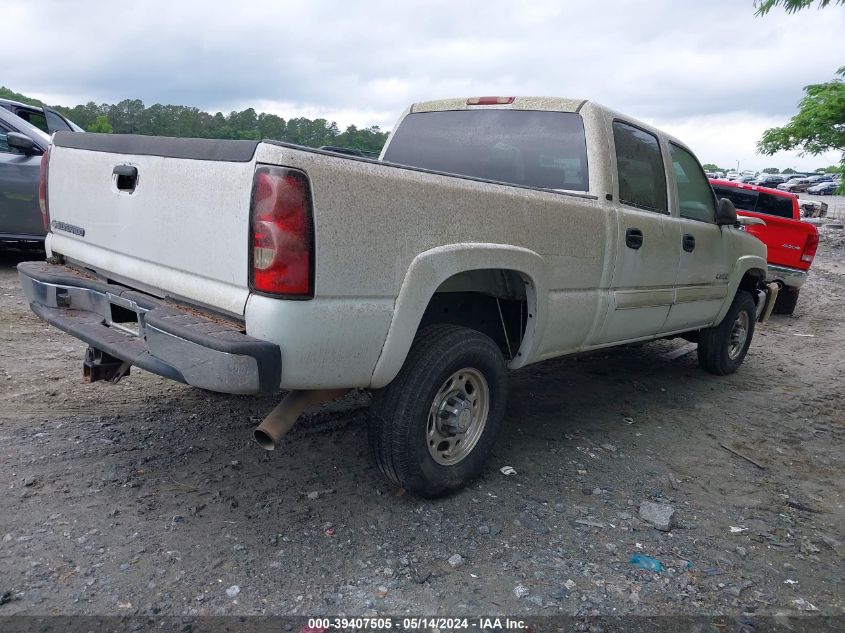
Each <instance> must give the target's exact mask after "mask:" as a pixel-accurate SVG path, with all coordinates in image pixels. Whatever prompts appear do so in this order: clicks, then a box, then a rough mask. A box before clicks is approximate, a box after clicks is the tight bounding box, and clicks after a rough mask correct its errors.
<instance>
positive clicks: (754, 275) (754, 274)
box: [739, 268, 765, 303]
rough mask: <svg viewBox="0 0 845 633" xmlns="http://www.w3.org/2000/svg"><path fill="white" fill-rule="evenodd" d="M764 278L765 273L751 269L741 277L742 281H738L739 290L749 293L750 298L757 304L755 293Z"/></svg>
mask: <svg viewBox="0 0 845 633" xmlns="http://www.w3.org/2000/svg"><path fill="white" fill-rule="evenodd" d="M764 278H765V273H763V271H762V270H758V269H756V268H752V269H751V270H749V271H747V272H746V273H745V274H744V275H743V276H742V279H740V281H739V290H745V291H746V292H750V293H751V296H752V297H753V298H754V303H757V300H758V297H757V291H758V290H759V289H760V284H761V283H762V282H763V279H764Z"/></svg>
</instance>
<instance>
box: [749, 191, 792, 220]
mask: <svg viewBox="0 0 845 633" xmlns="http://www.w3.org/2000/svg"><path fill="white" fill-rule="evenodd" d="M757 213H765V214H767V215H776V216H778V217H779V218H792V217H793V215H792V198H791V197H790V198H787V197H786V196H775V195H772V194H770V193H760V197H759V198H758V199H757Z"/></svg>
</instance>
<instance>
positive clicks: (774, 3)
mask: <svg viewBox="0 0 845 633" xmlns="http://www.w3.org/2000/svg"><path fill="white" fill-rule="evenodd" d="M816 1H818V5H819V6H818V8H819V9H824V8H825V7H826V6H828V5H829V4H831V3H833V4H845V0H754V6H755V8H756V9H757V11H756V13H755V15H766V14H767V13H768V12H769V11H771V10H772V9H774V8H775V7H778V6H782V7H783V10H784V11H786V12H787V13H797V12H798V11H801V10H802V9H808V8H809V7H811V6H813V5H814V4H815V3H816Z"/></svg>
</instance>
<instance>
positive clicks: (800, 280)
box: [766, 264, 808, 288]
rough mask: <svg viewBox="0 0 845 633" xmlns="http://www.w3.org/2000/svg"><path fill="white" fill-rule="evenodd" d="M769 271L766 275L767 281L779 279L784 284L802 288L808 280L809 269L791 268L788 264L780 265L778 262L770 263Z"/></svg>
mask: <svg viewBox="0 0 845 633" xmlns="http://www.w3.org/2000/svg"><path fill="white" fill-rule="evenodd" d="M768 269H769V272H768V274H767V275H766V281H767V282H772V281H779V282H781V283H782V284H783V285H784V286H790V287H791V288H800V287H801V286H803V285H804V282H805V281H807V275H808V271H806V270H799V269H797V268H789V267H788V266H778V265H776V264H769V265H768Z"/></svg>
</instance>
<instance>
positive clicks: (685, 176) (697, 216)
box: [669, 143, 716, 222]
mask: <svg viewBox="0 0 845 633" xmlns="http://www.w3.org/2000/svg"><path fill="white" fill-rule="evenodd" d="M669 153H670V154H671V155H672V169H673V171H674V172H675V186H676V187H677V189H678V208H679V210H680V213H681V217H682V218H689V219H690V220H701V221H702V222H715V221H716V199H715V198H714V197H713V188H712V187H711V186H710V182H709V181H708V180H707V176H705V175H704V170H703V169H702V168H701V165H699V164H698V161H697V160H696V159H695V156H693V155H692V154H690V153H689V152H688V151H687V150H685V149H684V148H683V147H680V146H678V145H675V144H674V143H670V144H669Z"/></svg>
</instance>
